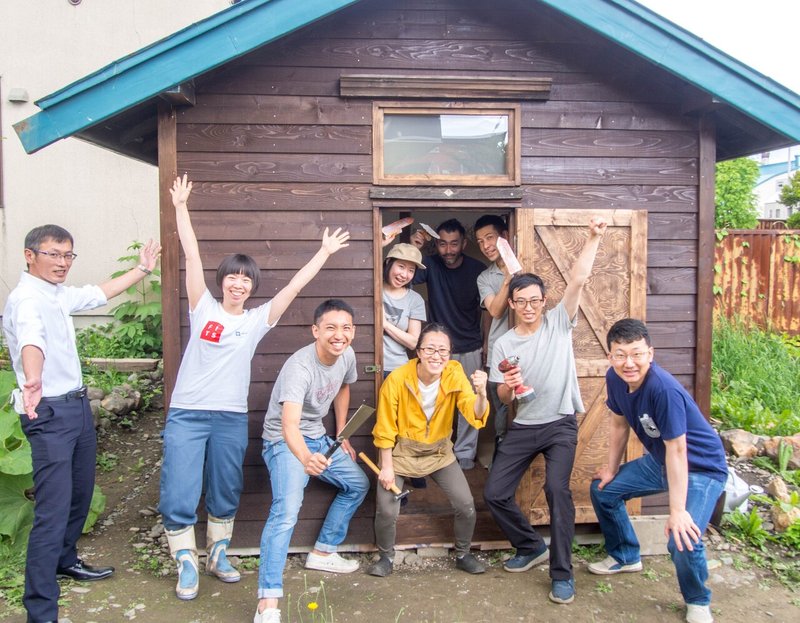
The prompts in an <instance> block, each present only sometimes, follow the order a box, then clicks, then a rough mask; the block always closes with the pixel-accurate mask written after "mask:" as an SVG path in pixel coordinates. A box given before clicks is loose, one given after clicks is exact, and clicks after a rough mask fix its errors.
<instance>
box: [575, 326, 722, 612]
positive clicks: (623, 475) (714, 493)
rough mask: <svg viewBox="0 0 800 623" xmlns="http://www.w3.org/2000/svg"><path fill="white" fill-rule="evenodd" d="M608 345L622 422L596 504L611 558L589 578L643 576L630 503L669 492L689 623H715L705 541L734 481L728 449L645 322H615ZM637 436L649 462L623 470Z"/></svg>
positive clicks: (616, 422)
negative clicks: (657, 354) (659, 356)
mask: <svg viewBox="0 0 800 623" xmlns="http://www.w3.org/2000/svg"><path fill="white" fill-rule="evenodd" d="M606 342H607V344H608V352H609V354H608V359H609V361H610V362H611V368H610V369H609V370H608V372H607V373H606V387H607V389H608V401H607V405H608V408H609V409H611V411H612V412H613V413H615V414H616V416H612V418H611V427H610V431H609V440H608V464H607V465H603V466H602V467H601V468H599V469H598V470H597V472H596V473H595V475H594V477H595V478H596V480H594V481H593V482H592V486H591V497H592V504H593V506H594V510H595V513H596V514H597V519H598V521H599V522H600V529H601V530H602V531H603V535H604V536H605V541H606V551H607V552H608V554H609V555H608V557H607V558H606V559H605V560H602V561H600V562H596V563H592V564H591V565H589V571H590V572H591V573H595V574H598V575H612V574H615V573H623V572H634V571H641V570H642V563H641V560H640V558H639V542H638V541H637V539H636V534H635V533H634V531H633V527H632V526H631V522H630V519H629V518H628V513H627V511H626V509H625V502H626V501H627V500H630V499H631V498H635V497H642V496H645V495H651V494H654V493H660V492H662V491H668V492H669V517H668V518H667V523H666V526H665V529H664V532H665V534H666V535H667V537H668V538H669V542H668V544H667V548H668V549H669V553H670V554H671V556H672V562H673V563H674V564H675V570H676V572H677V576H678V584H679V586H680V589H681V594H682V595H683V599H684V601H685V602H686V621H687V622H688V623H712V622H713V620H714V619H713V617H712V616H711V607H710V603H711V591H710V590H708V588H707V587H706V585H705V583H706V579H707V578H708V568H707V566H706V558H705V552H704V547H703V541H702V536H703V532H704V531H705V529H706V526H707V525H708V521H709V519H710V518H711V514H712V512H713V511H714V506H715V505H716V503H717V499H718V498H719V496H720V494H721V493H722V490H723V489H724V487H725V481H726V479H727V477H728V469H727V465H726V463H725V451H724V450H723V448H722V442H721V441H720V438H719V436H718V435H717V433H716V431H714V429H713V428H712V427H711V425H710V424H709V423H708V421H707V420H706V419H705V417H703V414H702V413H701V412H700V409H699V408H698V406H697V404H696V403H695V401H694V400H693V399H692V397H691V396H690V395H689V394H688V392H687V391H686V390H685V389H684V388H683V386H682V385H681V384H680V383H678V381H677V380H675V378H674V377H673V376H672V375H670V374H669V373H668V372H666V371H665V370H663V369H661V368H660V367H659V366H658V365H657V364H656V363H655V362H654V361H653V347H652V346H651V344H650V335H649V334H648V332H647V327H646V326H645V324H644V323H643V322H641V321H640V320H635V319H633V318H625V319H623V320H620V321H618V322H616V323H615V324H614V325H613V326H612V327H611V329H610V330H609V332H608V336H607V337H606ZM631 429H633V431H634V432H635V433H636V436H637V437H638V438H639V439H640V440H641V442H642V444H643V445H644V447H645V449H646V450H647V452H648V454H646V455H645V456H643V457H641V458H639V459H636V460H634V461H631V462H629V463H625V464H624V465H622V466H620V462H621V461H622V455H623V453H624V452H625V447H626V445H627V443H628V436H629V433H630V430H631Z"/></svg>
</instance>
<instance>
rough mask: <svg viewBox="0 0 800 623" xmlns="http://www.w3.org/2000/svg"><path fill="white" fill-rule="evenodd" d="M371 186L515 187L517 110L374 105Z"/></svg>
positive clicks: (482, 105)
mask: <svg viewBox="0 0 800 623" xmlns="http://www.w3.org/2000/svg"><path fill="white" fill-rule="evenodd" d="M373 124H374V125H373V142H374V145H373V147H374V150H373V154H374V163H373V164H374V171H375V173H374V182H375V184H397V185H412V184H416V185H433V186H437V185H453V186H456V185H459V186H514V185H519V183H520V182H519V180H520V173H519V108H518V106H515V105H508V106H496V105H484V104H473V105H470V106H463V105H453V104H438V105H436V104H434V105H427V106H424V107H420V106H413V107H412V106H409V105H408V104H390V103H383V104H381V103H376V104H375V107H374V115H373Z"/></svg>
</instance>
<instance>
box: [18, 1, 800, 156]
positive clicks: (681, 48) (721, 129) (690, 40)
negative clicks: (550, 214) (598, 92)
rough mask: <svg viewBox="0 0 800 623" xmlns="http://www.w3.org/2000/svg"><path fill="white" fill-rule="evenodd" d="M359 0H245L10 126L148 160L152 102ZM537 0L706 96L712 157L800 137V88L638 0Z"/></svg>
mask: <svg viewBox="0 0 800 623" xmlns="http://www.w3.org/2000/svg"><path fill="white" fill-rule="evenodd" d="M358 1H359V0H303V2H297V1H296V0H245V1H244V2H240V3H238V4H235V5H233V6H231V7H230V8H227V9H225V10H223V11H220V12H219V13H216V14H214V15H212V16H211V17H209V18H207V19H205V20H202V21H200V22H197V23H195V24H192V25H190V26H188V27H186V28H184V29H182V30H179V31H178V32H176V33H174V34H172V35H169V36H167V37H165V38H164V39H161V40H160V41H157V42H155V43H153V44H151V45H149V46H147V47H145V48H143V49H141V50H139V51H137V52H134V53H133V54H129V55H128V56H125V57H123V58H120V59H119V60H117V61H114V62H113V63H111V64H109V65H107V66H106V67H104V68H102V69H100V70H98V71H96V72H94V73H92V74H89V75H88V76H85V77H84V78H81V79H80V80H77V81H75V82H73V83H72V84H70V85H68V86H65V87H64V88H62V89H60V90H58V91H56V92H55V93H52V94H50V95H48V96H46V97H43V98H41V99H40V100H38V101H37V102H36V104H37V105H38V106H39V107H40V108H41V111H40V112H38V113H36V114H35V115H32V116H31V117H28V118H27V119H24V120H23V121H20V122H19V123H17V124H15V125H14V128H15V130H16V131H17V134H18V135H19V137H20V140H21V141H22V144H23V147H24V148H25V150H26V151H27V152H28V153H33V152H35V151H38V150H39V149H42V148H43V147H46V146H47V145H50V144H52V143H54V142H56V141H58V140H59V139H62V138H67V137H69V136H76V137H78V138H82V139H85V140H87V141H89V142H92V143H95V144H98V145H100V146H103V147H107V148H109V149H111V150H113V151H116V152H118V153H121V154H124V155H127V156H130V157H133V158H136V159H138V160H143V161H146V162H150V163H155V162H156V161H157V142H156V141H155V140H154V137H155V135H156V114H157V104H158V102H159V100H160V99H161V98H164V97H166V98H168V97H169V92H170V90H174V89H176V88H178V87H179V86H180V85H182V84H185V83H187V82H189V81H191V80H192V79H194V78H197V77H199V76H202V75H203V74H206V73H207V72H209V71H211V70H213V69H215V68H217V67H220V66H221V65H224V64H225V63H228V62H230V61H232V60H234V59H236V58H239V57H241V56H243V55H245V54H248V53H249V52H252V51H253V50H255V49H257V48H259V47H261V46H263V45H266V44H268V43H270V42H273V41H276V40H278V39H280V38H282V37H284V36H286V35H288V34H289V33H291V32H294V31H295V30H297V29H299V28H302V27H304V26H307V25H309V24H311V23H313V22H315V21H317V20H320V19H322V18H324V17H326V16H328V15H331V14H333V13H335V12H337V11H340V10H341V9H343V8H345V7H347V6H349V5H352V4H356V3H357V2H358ZM540 3H541V4H545V5H548V6H550V7H552V8H553V9H554V10H556V11H559V12H561V13H563V14H565V15H567V16H569V17H570V18H572V19H574V20H575V21H576V22H578V23H580V24H582V25H584V26H586V27H588V28H590V29H592V30H594V31H596V32H597V33H599V34H600V35H602V36H603V37H606V38H607V39H609V40H610V41H612V42H614V43H616V44H618V45H620V46H622V47H623V48H625V49H626V50H628V51H630V52H631V53H632V54H635V55H637V56H639V57H642V58H644V59H646V60H647V61H649V62H651V63H653V65H655V66H657V67H658V68H660V69H662V70H664V71H667V72H670V73H672V74H674V75H676V76H678V77H680V78H681V79H683V80H685V81H686V82H688V83H690V84H692V85H694V86H695V87H697V88H698V89H700V90H701V91H703V92H705V93H706V94H708V96H709V98H708V99H707V101H706V102H704V103H703V106H705V107H708V108H709V109H710V110H714V112H715V115H716V119H717V158H718V159H720V160H722V159H726V158H732V157H737V156H742V155H748V154H750V153H755V152H758V151H766V150H767V149H774V148H777V147H781V146H785V145H790V144H794V143H798V142H800V96H798V95H797V94H796V93H794V92H793V91H791V90H790V89H787V88H786V87H784V86H782V85H781V84H779V83H777V82H775V81H774V80H772V79H770V78H768V77H767V76H765V75H763V74H761V73H759V72H757V71H755V70H754V69H752V68H750V67H748V66H747V65H745V64H743V63H741V62H739V61H737V60H736V59H734V58H733V57H731V56H729V55H727V54H725V53H724V52H722V51H720V50H718V49H717V48H715V47H713V46H711V45H709V44H708V43H706V42H705V41H703V40H702V39H700V38H698V37H696V36H695V35H693V34H692V33H690V32H688V31H687V30H684V29H683V28H681V27H679V26H677V25H675V24H673V23H672V22H670V21H668V20H666V19H664V18H663V17H661V16H659V15H657V14H656V13H653V12H652V11H650V10H649V9H646V8H645V7H643V6H641V5H640V4H638V3H636V2H633V1H632V0H529V2H528V3H527V4H530V5H531V6H532V7H533V6H534V5H536V4H540ZM532 14H533V13H532ZM696 104H697V103H696V102H691V106H695V105H696Z"/></svg>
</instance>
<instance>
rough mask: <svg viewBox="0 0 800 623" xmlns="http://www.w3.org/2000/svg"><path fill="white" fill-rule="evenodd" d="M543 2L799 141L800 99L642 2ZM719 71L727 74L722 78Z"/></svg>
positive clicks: (630, 0)
mask: <svg viewBox="0 0 800 623" xmlns="http://www.w3.org/2000/svg"><path fill="white" fill-rule="evenodd" d="M538 1H539V2H542V3H544V4H547V5H548V6H550V7H552V8H553V9H555V10H556V11H559V12H560V13H563V14H565V15H567V16H569V17H571V18H572V19H574V20H575V21H577V22H579V23H581V24H583V25H584V26H586V27H588V28H590V29H592V30H594V31H596V32H597V33H599V34H600V35H602V36H604V37H606V38H608V39H611V40H612V41H614V42H616V43H618V44H619V45H621V46H623V47H625V48H626V49H628V50H630V51H631V52H634V53H635V54H637V55H639V56H641V57H643V58H645V59H647V60H649V61H651V62H653V63H655V64H656V65H658V66H659V67H662V68H664V69H665V70H667V71H669V72H670V73H673V74H675V75H677V76H679V77H680V78H682V79H684V80H686V81H687V82H689V83H691V84H693V85H695V86H697V87H699V88H700V89H702V90H704V91H707V92H709V93H711V94H712V95H714V96H716V97H718V98H719V99H721V100H722V101H724V102H725V103H727V104H729V105H730V106H733V107H734V108H736V109H737V110H740V111H741V112H743V113H744V114H746V115H748V116H750V117H753V118H755V119H757V120H758V121H759V122H761V123H763V124H764V125H766V126H768V127H770V128H772V129H773V130H775V131H776V132H778V133H780V134H783V135H784V136H786V137H788V138H790V139H792V140H794V141H800V121H797V119H798V118H800V115H798V111H800V95H798V94H797V93H795V92H794V91H792V90H791V89H788V88H786V87H785V86H783V85H782V84H780V83H778V82H776V81H775V80H772V79H771V78H768V77H767V76H765V75H764V74H761V73H759V72H758V71H756V70H754V69H753V68H751V67H748V66H747V65H745V64H744V63H741V62H740V61H737V60H736V59H735V58H733V57H732V56H729V55H728V54H726V53H725V52H723V51H722V50H719V49H718V48H715V47H714V46H712V45H710V44H708V43H706V42H705V41H704V40H703V39H700V38H699V37H697V36H696V35H693V34H692V33H690V32H689V31H687V30H685V29H684V28H682V27H680V26H678V25H677V24H674V23H673V22H671V21H669V20H667V19H666V18H664V17H661V16H660V15H658V14H657V13H654V12H653V11H651V10H650V9H648V8H646V7H644V6H642V5H641V4H639V3H638V2H634V1H633V0H538ZM720 68H722V69H723V70H724V71H722V72H720V71H719V70H720ZM721 78H724V79H721ZM792 116H794V118H795V121H794V123H793V122H792Z"/></svg>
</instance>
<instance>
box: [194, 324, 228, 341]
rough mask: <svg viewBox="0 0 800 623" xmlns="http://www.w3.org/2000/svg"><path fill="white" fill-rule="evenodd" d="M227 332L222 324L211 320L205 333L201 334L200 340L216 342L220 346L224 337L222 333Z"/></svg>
mask: <svg viewBox="0 0 800 623" xmlns="http://www.w3.org/2000/svg"><path fill="white" fill-rule="evenodd" d="M224 330H225V327H223V326H222V325H221V324H220V323H218V322H214V321H213V320H209V321H208V322H207V323H206V326H205V327H203V331H202V332H201V333H200V339H201V340H206V341H207V342H215V343H217V344H219V338H220V337H222V332H223V331H224Z"/></svg>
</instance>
